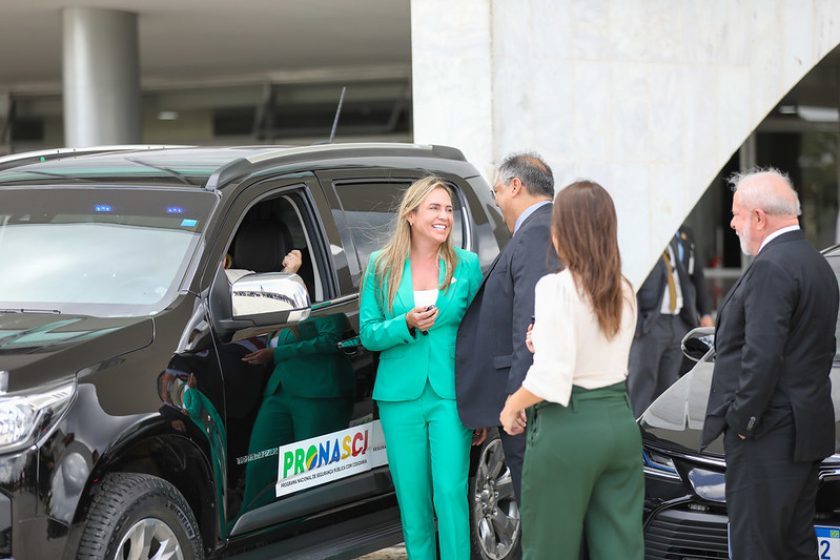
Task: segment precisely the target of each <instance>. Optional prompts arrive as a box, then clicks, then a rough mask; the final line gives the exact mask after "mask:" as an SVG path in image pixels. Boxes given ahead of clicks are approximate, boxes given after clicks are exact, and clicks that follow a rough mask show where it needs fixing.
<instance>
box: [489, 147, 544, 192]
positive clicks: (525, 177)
mask: <svg viewBox="0 0 840 560" xmlns="http://www.w3.org/2000/svg"><path fill="white" fill-rule="evenodd" d="M514 177H519V180H520V181H522V184H523V185H525V189H526V190H527V191H528V192H529V193H530V194H532V195H534V196H547V197H549V198H554V174H552V172H551V167H549V166H548V164H547V163H546V162H545V161H544V160H543V159H542V158H541V157H540V156H538V155H537V154H535V153H533V152H527V153H521V154H512V155H509V156H508V157H506V158H505V159H504V161H503V162H502V164H501V165H500V166H499V170H498V172H497V178H498V180H499V181H501V182H502V183H503V184H505V185H507V184H509V183H510V182H511V181H512V180H513V178H514Z"/></svg>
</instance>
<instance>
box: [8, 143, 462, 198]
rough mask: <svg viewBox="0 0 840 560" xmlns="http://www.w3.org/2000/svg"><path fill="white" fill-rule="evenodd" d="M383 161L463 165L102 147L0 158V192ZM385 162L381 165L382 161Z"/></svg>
mask: <svg viewBox="0 0 840 560" xmlns="http://www.w3.org/2000/svg"><path fill="white" fill-rule="evenodd" d="M372 158H373V159H376V160H377V161H379V160H382V158H424V159H426V158H435V159H444V160H457V161H462V162H463V161H465V159H464V156H463V154H462V153H461V152H460V151H459V150H457V149H455V148H449V147H446V146H432V145H418V144H397V143H357V144H322V145H315V146H302V147H300V146H299V147H294V146H269V145H259V146H235V147H234V146H213V147H190V146H177V147H173V146H107V147H94V148H86V149H82V150H67V149H65V150H55V151H51V150H47V151H43V152H31V153H29V154H14V155H12V156H7V157H6V158H0V186H9V185H46V184H66V183H72V184H104V183H107V184H109V185H123V184H133V185H142V184H153V185H156V186H163V185H181V186H195V187H204V188H217V187H220V186H223V185H224V184H226V183H228V182H230V180H231V179H233V178H235V177H237V176H243V175H247V174H250V173H253V172H256V171H259V170H261V169H264V168H275V167H277V166H278V165H288V166H290V167H291V168H293V167H294V166H298V167H300V166H301V165H303V164H306V167H308V168H317V167H318V166H319V162H320V163H324V162H330V164H331V165H336V164H337V163H338V164H346V165H350V166H352V165H354V163H355V164H356V165H364V164H365V163H367V164H370V163H372V161H371V160H372ZM383 161H384V160H383Z"/></svg>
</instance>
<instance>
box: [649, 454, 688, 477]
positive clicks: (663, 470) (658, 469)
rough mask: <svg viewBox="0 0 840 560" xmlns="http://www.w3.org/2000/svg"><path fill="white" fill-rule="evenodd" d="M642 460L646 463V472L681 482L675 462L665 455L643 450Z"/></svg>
mask: <svg viewBox="0 0 840 560" xmlns="http://www.w3.org/2000/svg"><path fill="white" fill-rule="evenodd" d="M642 458H643V459H644V462H645V466H644V470H645V472H646V473H648V474H651V475H653V476H659V477H663V478H672V479H676V480H680V475H679V473H678V472H677V467H676V466H675V465H674V461H673V460H672V459H671V458H670V457H666V456H665V455H662V454H661V453H657V452H656V451H652V450H650V449H643V450H642Z"/></svg>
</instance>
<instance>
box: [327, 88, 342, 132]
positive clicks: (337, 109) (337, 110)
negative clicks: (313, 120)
mask: <svg viewBox="0 0 840 560" xmlns="http://www.w3.org/2000/svg"><path fill="white" fill-rule="evenodd" d="M346 91H347V86H341V95H340V96H339V97H338V107H336V109H335V118H334V119H333V125H332V130H331V131H330V139H329V141H328V142H327V144H332V143H333V140H335V129H337V128H338V117H339V116H340V115H341V106H342V105H343V104H344V93H345V92H346Z"/></svg>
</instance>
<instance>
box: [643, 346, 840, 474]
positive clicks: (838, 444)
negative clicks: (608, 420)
mask: <svg viewBox="0 0 840 560" xmlns="http://www.w3.org/2000/svg"><path fill="white" fill-rule="evenodd" d="M713 370H714V363H713V362H711V361H705V360H701V361H699V362H698V363H697V364H696V365H695V366H694V369H692V370H691V371H690V372H688V373H686V374H685V375H684V376H682V377H681V378H680V379H679V380H677V382H676V383H674V384H673V385H672V386H671V387H670V388H668V390H667V391H665V392H664V393H662V395H660V397H659V398H658V399H656V400H655V401H654V402H653V403H652V404H651V405H650V406H649V407H648V409H647V410H646V411H645V412H644V413H643V414H642V415H641V417H639V425H640V426H641V427H642V431H643V434H644V438H645V441H646V443H648V444H649V445H653V446H655V447H658V448H660V449H672V450H675V451H678V452H682V453H691V454H693V455H696V454H698V453H700V454H702V455H708V456H718V457H723V437H718V438H717V439H716V440H715V441H713V442H712V443H711V444H709V446H708V447H706V448H705V449H702V450H701V449H700V434H701V432H702V431H703V422H704V420H705V417H706V405H707V404H708V402H709V392H710V391H711V386H712V372H713ZM831 399H832V401H833V402H834V418H835V422H836V424H835V449H836V450H837V451H838V452H840V439H837V438H838V437H840V367H838V364H837V363H835V364H834V366H833V367H832V369H831ZM831 461H833V462H840V456H838V455H835V456H834V457H832V458H831Z"/></svg>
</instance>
